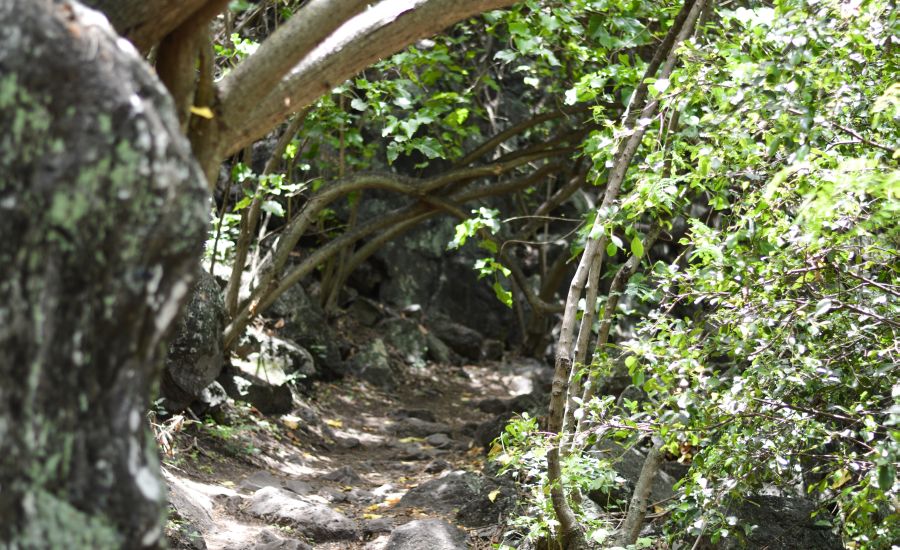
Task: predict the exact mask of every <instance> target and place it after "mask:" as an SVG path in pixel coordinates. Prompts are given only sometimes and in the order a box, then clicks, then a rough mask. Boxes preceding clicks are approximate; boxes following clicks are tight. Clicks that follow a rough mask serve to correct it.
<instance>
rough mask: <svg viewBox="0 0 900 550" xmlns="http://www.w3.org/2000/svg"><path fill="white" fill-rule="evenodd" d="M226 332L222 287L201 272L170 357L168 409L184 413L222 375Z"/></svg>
mask: <svg viewBox="0 0 900 550" xmlns="http://www.w3.org/2000/svg"><path fill="white" fill-rule="evenodd" d="M224 330H225V302H224V301H223V299H222V292H221V290H220V288H219V284H218V283H217V282H216V279H215V277H213V276H212V275H211V274H209V273H208V272H207V271H205V270H199V273H198V275H197V281H196V283H195V285H194V290H193V292H192V293H191V298H190V301H189V302H188V304H187V307H185V309H184V311H183V312H182V315H181V319H180V320H179V321H178V325H177V326H176V328H175V333H174V334H175V336H174V338H173V340H172V343H171V344H169V354H168V356H167V357H166V370H165V372H164V374H163V380H162V385H161V391H162V395H163V397H165V398H166V403H165V405H166V408H167V409H169V410H170V411H173V412H177V411H181V410H183V409H184V408H185V407H187V406H188V405H189V404H190V403H191V401H193V400H194V399H196V398H198V397H199V396H200V393H201V392H202V391H203V390H204V389H205V388H206V387H207V386H209V385H210V384H211V383H212V382H213V381H214V380H215V379H216V378H217V377H218V376H219V373H220V372H221V371H222V365H223V363H224V360H225V356H224V341H223V339H222V334H223V331H224Z"/></svg>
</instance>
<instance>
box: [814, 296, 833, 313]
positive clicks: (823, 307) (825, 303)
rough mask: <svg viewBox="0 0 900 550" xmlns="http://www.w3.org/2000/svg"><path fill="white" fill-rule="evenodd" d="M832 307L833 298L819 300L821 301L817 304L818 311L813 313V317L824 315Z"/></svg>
mask: <svg viewBox="0 0 900 550" xmlns="http://www.w3.org/2000/svg"><path fill="white" fill-rule="evenodd" d="M830 309H831V300H830V299H828V298H822V299H821V300H819V303H817V304H816V311H815V313H813V317H818V316H820V315H824V314H826V313H828V310H830Z"/></svg>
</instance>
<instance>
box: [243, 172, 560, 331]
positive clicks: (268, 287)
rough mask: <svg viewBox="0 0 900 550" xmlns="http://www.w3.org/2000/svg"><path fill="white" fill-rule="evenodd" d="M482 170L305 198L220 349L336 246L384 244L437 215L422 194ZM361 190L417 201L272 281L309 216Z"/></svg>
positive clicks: (359, 183)
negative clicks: (372, 238)
mask: <svg viewBox="0 0 900 550" xmlns="http://www.w3.org/2000/svg"><path fill="white" fill-rule="evenodd" d="M517 165H518V164H517V163H509V164H507V165H505V166H503V169H504V171H509V170H512V169H513V168H515V167H516V166H517ZM483 168H486V167H479V168H478V169H471V168H469V169H460V170H456V171H454V172H452V173H451V174H445V175H443V176H438V177H436V178H432V179H430V180H424V182H422V181H420V180H415V179H412V178H401V177H400V176H396V175H393V174H366V175H362V176H351V177H350V178H345V179H344V180H343V181H342V182H341V183H339V184H335V185H332V186H331V187H329V188H328V189H326V190H325V191H323V192H322V193H320V194H319V195H317V196H316V197H314V198H313V199H310V201H309V202H307V204H306V205H305V206H304V208H303V210H301V212H300V213H299V214H298V215H297V217H296V218H294V220H292V222H291V224H290V225H289V227H288V229H286V231H285V233H286V235H282V239H281V242H279V244H278V247H277V250H276V253H275V256H274V257H273V259H272V260H271V263H270V265H269V266H268V267H267V269H266V270H265V272H264V273H263V274H262V275H261V276H260V280H259V284H258V286H257V288H256V289H255V290H254V291H253V293H252V294H251V296H250V298H249V299H248V300H247V301H246V302H245V303H244V304H243V306H242V307H241V308H240V310H239V311H238V313H237V314H236V315H235V316H234V318H233V320H232V322H231V324H230V325H229V326H228V327H227V328H226V330H225V345H226V347H227V346H230V345H231V343H233V342H234V339H235V338H236V337H237V335H238V334H240V331H242V330H243V328H244V327H245V326H246V325H247V323H248V322H249V321H250V320H251V319H252V318H253V316H255V315H256V313H257V312H260V311H264V310H265V309H266V308H267V307H268V306H270V305H271V304H272V303H273V302H274V301H275V299H277V298H278V296H280V295H281V294H282V293H284V292H285V291H286V290H287V289H289V288H290V287H291V286H292V285H293V284H296V283H297V282H298V281H300V280H301V279H302V278H303V277H305V276H306V275H307V274H309V273H310V272H311V271H312V269H314V268H315V267H316V266H318V265H319V264H320V263H321V262H322V261H325V260H327V259H328V258H330V257H331V256H332V255H333V254H335V253H336V252H338V251H339V250H340V249H341V248H342V247H345V246H348V245H351V244H353V243H354V242H356V241H358V240H359V239H362V238H365V237H366V236H368V235H370V234H372V233H374V232H376V231H382V234H381V235H380V236H379V239H382V241H381V242H387V240H389V239H391V238H394V237H396V236H398V235H400V234H402V233H403V232H405V231H407V230H409V229H411V228H412V227H414V226H415V225H416V224H418V223H420V222H421V221H423V220H424V219H427V218H428V217H431V216H433V215H435V214H437V213H438V211H439V210H438V209H439V208H440V206H438V203H439V202H441V201H442V200H443V199H442V198H438V197H429V196H428V195H427V193H428V192H432V191H435V190H436V189H439V188H440V187H442V186H445V185H447V184H449V183H453V182H455V181H456V178H471V177H473V174H474V173H480V172H481V171H482V169H483ZM488 168H491V169H492V170H493V167H491V166H489V167H488ZM558 168H559V165H558V164H549V165H547V166H544V167H542V168H541V169H539V170H537V171H535V172H534V173H532V174H530V175H528V176H526V177H524V178H519V179H515V180H512V181H509V182H504V183H501V184H496V185H491V186H484V187H479V188H475V189H469V190H465V191H459V192H457V193H454V194H453V195H452V196H450V197H449V199H450V200H452V201H454V202H457V203H465V202H468V201H472V200H476V199H479V198H483V197H486V196H491V195H498V194H504V193H509V192H512V191H516V190H519V189H523V188H525V187H528V186H529V185H532V184H533V183H534V181H536V180H537V179H539V178H540V177H544V176H545V175H546V174H548V173H550V172H551V171H552V170H554V169H558ZM491 173H493V172H491ZM501 173H502V172H501ZM452 174H455V177H451V175H452ZM365 188H380V189H389V190H393V191H396V192H399V193H403V194H407V195H412V196H416V197H418V198H419V199H420V200H421V201H423V202H422V203H419V204H417V205H414V206H411V207H407V208H404V209H401V210H400V211H398V212H395V213H394V214H390V215H387V216H383V217H381V218H379V219H377V220H373V221H371V222H369V223H367V224H363V225H361V226H359V227H357V228H355V229H354V230H353V231H351V232H349V233H345V234H344V235H342V236H340V237H338V238H337V239H334V240H333V241H331V242H329V243H328V244H326V245H324V246H322V247H320V248H318V249H317V250H316V251H315V252H313V254H312V255H310V256H308V257H307V258H306V259H304V260H303V262H301V264H300V265H299V266H297V267H295V268H294V269H293V270H291V271H290V272H289V273H287V274H285V275H284V276H283V277H281V278H280V279H277V278H276V277H275V274H277V273H280V271H281V269H282V268H283V266H284V263H285V262H286V261H287V257H288V255H289V254H290V252H291V251H292V250H293V248H294V246H295V245H296V243H297V241H298V240H299V237H300V236H302V234H303V233H304V232H305V231H306V229H307V228H308V227H309V223H310V221H311V220H312V218H314V216H315V215H316V213H317V212H319V210H321V208H323V207H324V206H325V205H327V204H328V203H330V202H331V201H333V200H335V199H337V198H338V197H340V196H343V195H346V194H347V193H350V192H353V191H356V190H361V189H365ZM445 198H446V197H445ZM428 203H430V204H428ZM441 204H443V203H441ZM412 218H415V222H411V221H410V220H411V219H412ZM407 222H410V223H407ZM377 249H378V246H375V245H372V246H369V245H368V244H367V246H366V247H363V249H361V250H359V251H357V252H356V253H354V255H353V256H352V257H351V258H350V260H349V261H348V271H347V272H348V273H350V272H352V270H353V269H355V268H356V267H358V266H359V264H360V263H362V262H363V261H365V259H366V258H368V257H369V256H370V255H371V254H372V253H374V251H375V250H377Z"/></svg>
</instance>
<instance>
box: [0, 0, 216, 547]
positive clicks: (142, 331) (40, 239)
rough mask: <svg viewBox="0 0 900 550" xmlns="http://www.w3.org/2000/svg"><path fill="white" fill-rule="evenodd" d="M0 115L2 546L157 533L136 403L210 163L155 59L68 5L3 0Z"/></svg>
mask: <svg viewBox="0 0 900 550" xmlns="http://www.w3.org/2000/svg"><path fill="white" fill-rule="evenodd" d="M0 128H3V132H0V235H2V236H3V237H2V239H0V488H2V489H0V517H2V518H3V521H2V525H0V547H2V548H142V549H148V548H159V547H162V546H164V545H165V540H164V525H163V521H162V518H163V514H162V509H163V507H164V505H165V498H166V494H165V489H164V487H163V485H162V483H161V481H160V479H159V466H158V458H157V451H156V448H155V445H154V444H153V439H152V437H150V436H149V434H148V433H147V428H146V422H145V421H144V413H145V411H146V410H147V407H148V404H149V400H150V395H149V394H150V391H151V388H154V387H156V385H157V382H158V380H159V374H160V372H161V367H162V362H163V360H164V354H165V350H166V342H165V338H166V337H167V336H168V335H169V334H170V332H171V330H170V329H171V327H172V323H173V322H174V321H175V320H176V319H177V317H178V314H179V312H180V310H181V306H182V305H183V304H184V301H185V300H186V299H187V298H188V294H189V290H190V288H191V283H192V279H193V277H194V273H195V271H196V269H197V264H198V260H199V257H200V254H201V251H202V244H203V240H204V238H205V230H206V223H207V217H208V212H209V210H208V207H209V202H208V192H207V189H206V183H205V181H204V178H203V175H202V173H201V171H200V168H199V166H198V165H197V163H196V162H195V161H194V159H193V157H192V153H191V148H190V145H189V144H188V142H187V139H185V138H184V137H183V135H182V134H181V131H180V128H179V124H178V120H177V118H176V117H175V114H174V107H173V105H172V101H171V99H170V97H169V95H168V93H167V92H166V90H165V88H164V87H163V86H162V84H161V83H160V82H159V80H158V78H157V77H156V75H155V73H154V71H153V70H152V69H151V68H150V67H149V66H148V65H147V64H146V62H145V61H144V59H143V58H142V57H141V56H140V55H139V54H138V53H137V51H135V49H134V48H133V47H132V46H131V45H130V44H129V43H128V42H126V41H125V40H122V39H121V38H119V37H118V36H117V35H116V34H115V32H113V30H112V29H111V28H110V27H109V25H108V23H107V22H106V19H105V18H104V17H103V16H102V15H100V14H99V13H97V12H95V11H92V10H89V9H86V8H84V7H83V6H82V5H81V4H79V3H78V2H69V1H65V0H58V1H46V0H42V1H35V0H6V1H3V2H0Z"/></svg>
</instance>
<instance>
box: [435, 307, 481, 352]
mask: <svg viewBox="0 0 900 550" xmlns="http://www.w3.org/2000/svg"><path fill="white" fill-rule="evenodd" d="M427 326H428V330H430V331H431V332H433V333H434V335H435V336H437V337H438V338H439V339H440V340H441V341H442V342H444V343H445V344H447V346H448V347H449V348H450V349H452V350H453V351H454V352H456V353H458V354H459V355H462V356H463V357H465V358H466V359H470V360H472V361H478V360H479V359H481V344H482V342H483V341H484V337H483V336H482V335H481V334H479V333H478V332H476V331H474V330H472V329H470V328H469V327H467V326H465V325H461V324H459V323H457V322H454V321H453V320H451V319H450V318H449V317H447V316H446V315H443V314H440V313H436V314H433V315H431V316H429V318H428V322H427Z"/></svg>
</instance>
